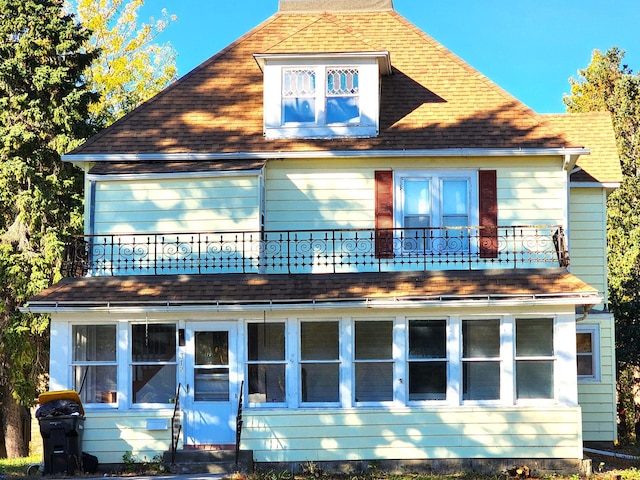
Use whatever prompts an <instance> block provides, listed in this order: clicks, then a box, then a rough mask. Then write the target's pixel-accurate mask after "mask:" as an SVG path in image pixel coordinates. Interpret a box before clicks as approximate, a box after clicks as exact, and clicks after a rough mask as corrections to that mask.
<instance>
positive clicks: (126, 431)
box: [82, 410, 173, 463]
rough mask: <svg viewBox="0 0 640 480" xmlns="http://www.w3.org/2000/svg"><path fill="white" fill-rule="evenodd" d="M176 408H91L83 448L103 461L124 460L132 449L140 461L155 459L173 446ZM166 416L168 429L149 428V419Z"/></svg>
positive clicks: (119, 461)
mask: <svg viewBox="0 0 640 480" xmlns="http://www.w3.org/2000/svg"><path fill="white" fill-rule="evenodd" d="M172 414H173V411H169V410H167V411H157V410H156V411H147V412H144V411H139V412H136V411H126V412H124V411H122V412H117V413H116V412H115V411H114V410H103V411H100V410H91V411H90V412H88V413H87V415H86V420H85V423H84V427H85V428H84V436H83V439H82V450H83V451H84V452H87V453H91V454H92V455H96V456H97V457H98V461H99V462H100V463H122V455H124V453H125V452H131V453H132V454H133V455H134V456H135V458H137V459H139V460H140V461H152V460H153V457H154V456H156V455H161V454H162V452H165V451H168V450H169V449H170V448H171V415H172ZM151 419H154V420H155V419H164V420H166V422H167V423H166V424H167V427H168V428H167V429H166V430H149V429H147V420H151Z"/></svg>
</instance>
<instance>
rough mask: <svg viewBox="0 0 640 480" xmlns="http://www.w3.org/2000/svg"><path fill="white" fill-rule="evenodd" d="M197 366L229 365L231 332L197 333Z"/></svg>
mask: <svg viewBox="0 0 640 480" xmlns="http://www.w3.org/2000/svg"><path fill="white" fill-rule="evenodd" d="M195 349H196V365H229V332H225V331H222V332H196V334H195Z"/></svg>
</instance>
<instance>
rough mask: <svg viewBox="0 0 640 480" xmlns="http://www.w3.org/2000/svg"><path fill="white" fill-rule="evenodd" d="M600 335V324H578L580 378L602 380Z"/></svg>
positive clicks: (583, 379) (577, 345) (577, 350)
mask: <svg viewBox="0 0 640 480" xmlns="http://www.w3.org/2000/svg"><path fill="white" fill-rule="evenodd" d="M599 351H600V335H599V329H598V325H577V326H576V352H577V363H578V380H580V381H587V382H588V381H598V380H600V368H599V367H600V360H599V356H598V352H599Z"/></svg>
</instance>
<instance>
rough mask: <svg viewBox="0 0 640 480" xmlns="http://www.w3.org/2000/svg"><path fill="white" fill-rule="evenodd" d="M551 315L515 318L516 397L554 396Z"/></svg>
mask: <svg viewBox="0 0 640 480" xmlns="http://www.w3.org/2000/svg"><path fill="white" fill-rule="evenodd" d="M553 370H554V358H553V319H551V318H527V319H524V318H521V319H517V320H516V397H517V398H518V399H527V398H553V396H554V385H553Z"/></svg>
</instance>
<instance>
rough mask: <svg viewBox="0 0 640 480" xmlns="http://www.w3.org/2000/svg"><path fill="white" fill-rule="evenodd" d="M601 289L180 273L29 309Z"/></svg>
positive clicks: (554, 280) (554, 276)
mask: <svg viewBox="0 0 640 480" xmlns="http://www.w3.org/2000/svg"><path fill="white" fill-rule="evenodd" d="M597 294H598V292H597V290H596V289H594V288H593V287H591V286H589V285H587V284H586V283H584V282H583V281H581V280H580V279H578V278H577V277H575V276H573V275H571V274H570V273H568V272H567V271H566V270H564V269H546V270H493V271H471V272H469V271H438V272H390V273H354V274H339V275H331V274H326V275H325V274H316V275H242V274H228V275H179V276H169V275H167V276H135V277H86V278H66V279H63V280H61V281H60V282H59V283H57V284H55V285H53V286H52V287H50V288H48V289H47V290H44V291H43V292H41V293H39V294H38V295H36V296H35V297H32V298H31V299H30V300H29V306H31V307H41V308H42V307H47V308H51V309H54V308H56V307H73V306H76V307H82V306H87V305H97V306H100V305H102V306H106V305H110V306H116V305H132V304H134V305H140V306H142V305H149V304H151V305H153V304H155V305H157V304H162V305H166V304H171V305H185V304H206V305H215V304H229V303H232V304H238V303H245V304H261V303H272V302H273V303H282V302H286V303H296V302H326V301H334V302H335V301H363V300H367V299H369V300H403V299H404V300H410V299H433V300H446V299H468V300H472V299H493V300H499V299H504V298H513V297H517V296H519V297H526V298H527V299H531V298H533V297H536V298H540V297H549V296H552V297H559V298H571V297H576V296H577V297H579V298H584V299H585V302H588V301H589V300H591V301H592V300H593V298H594V297H596V296H597Z"/></svg>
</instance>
